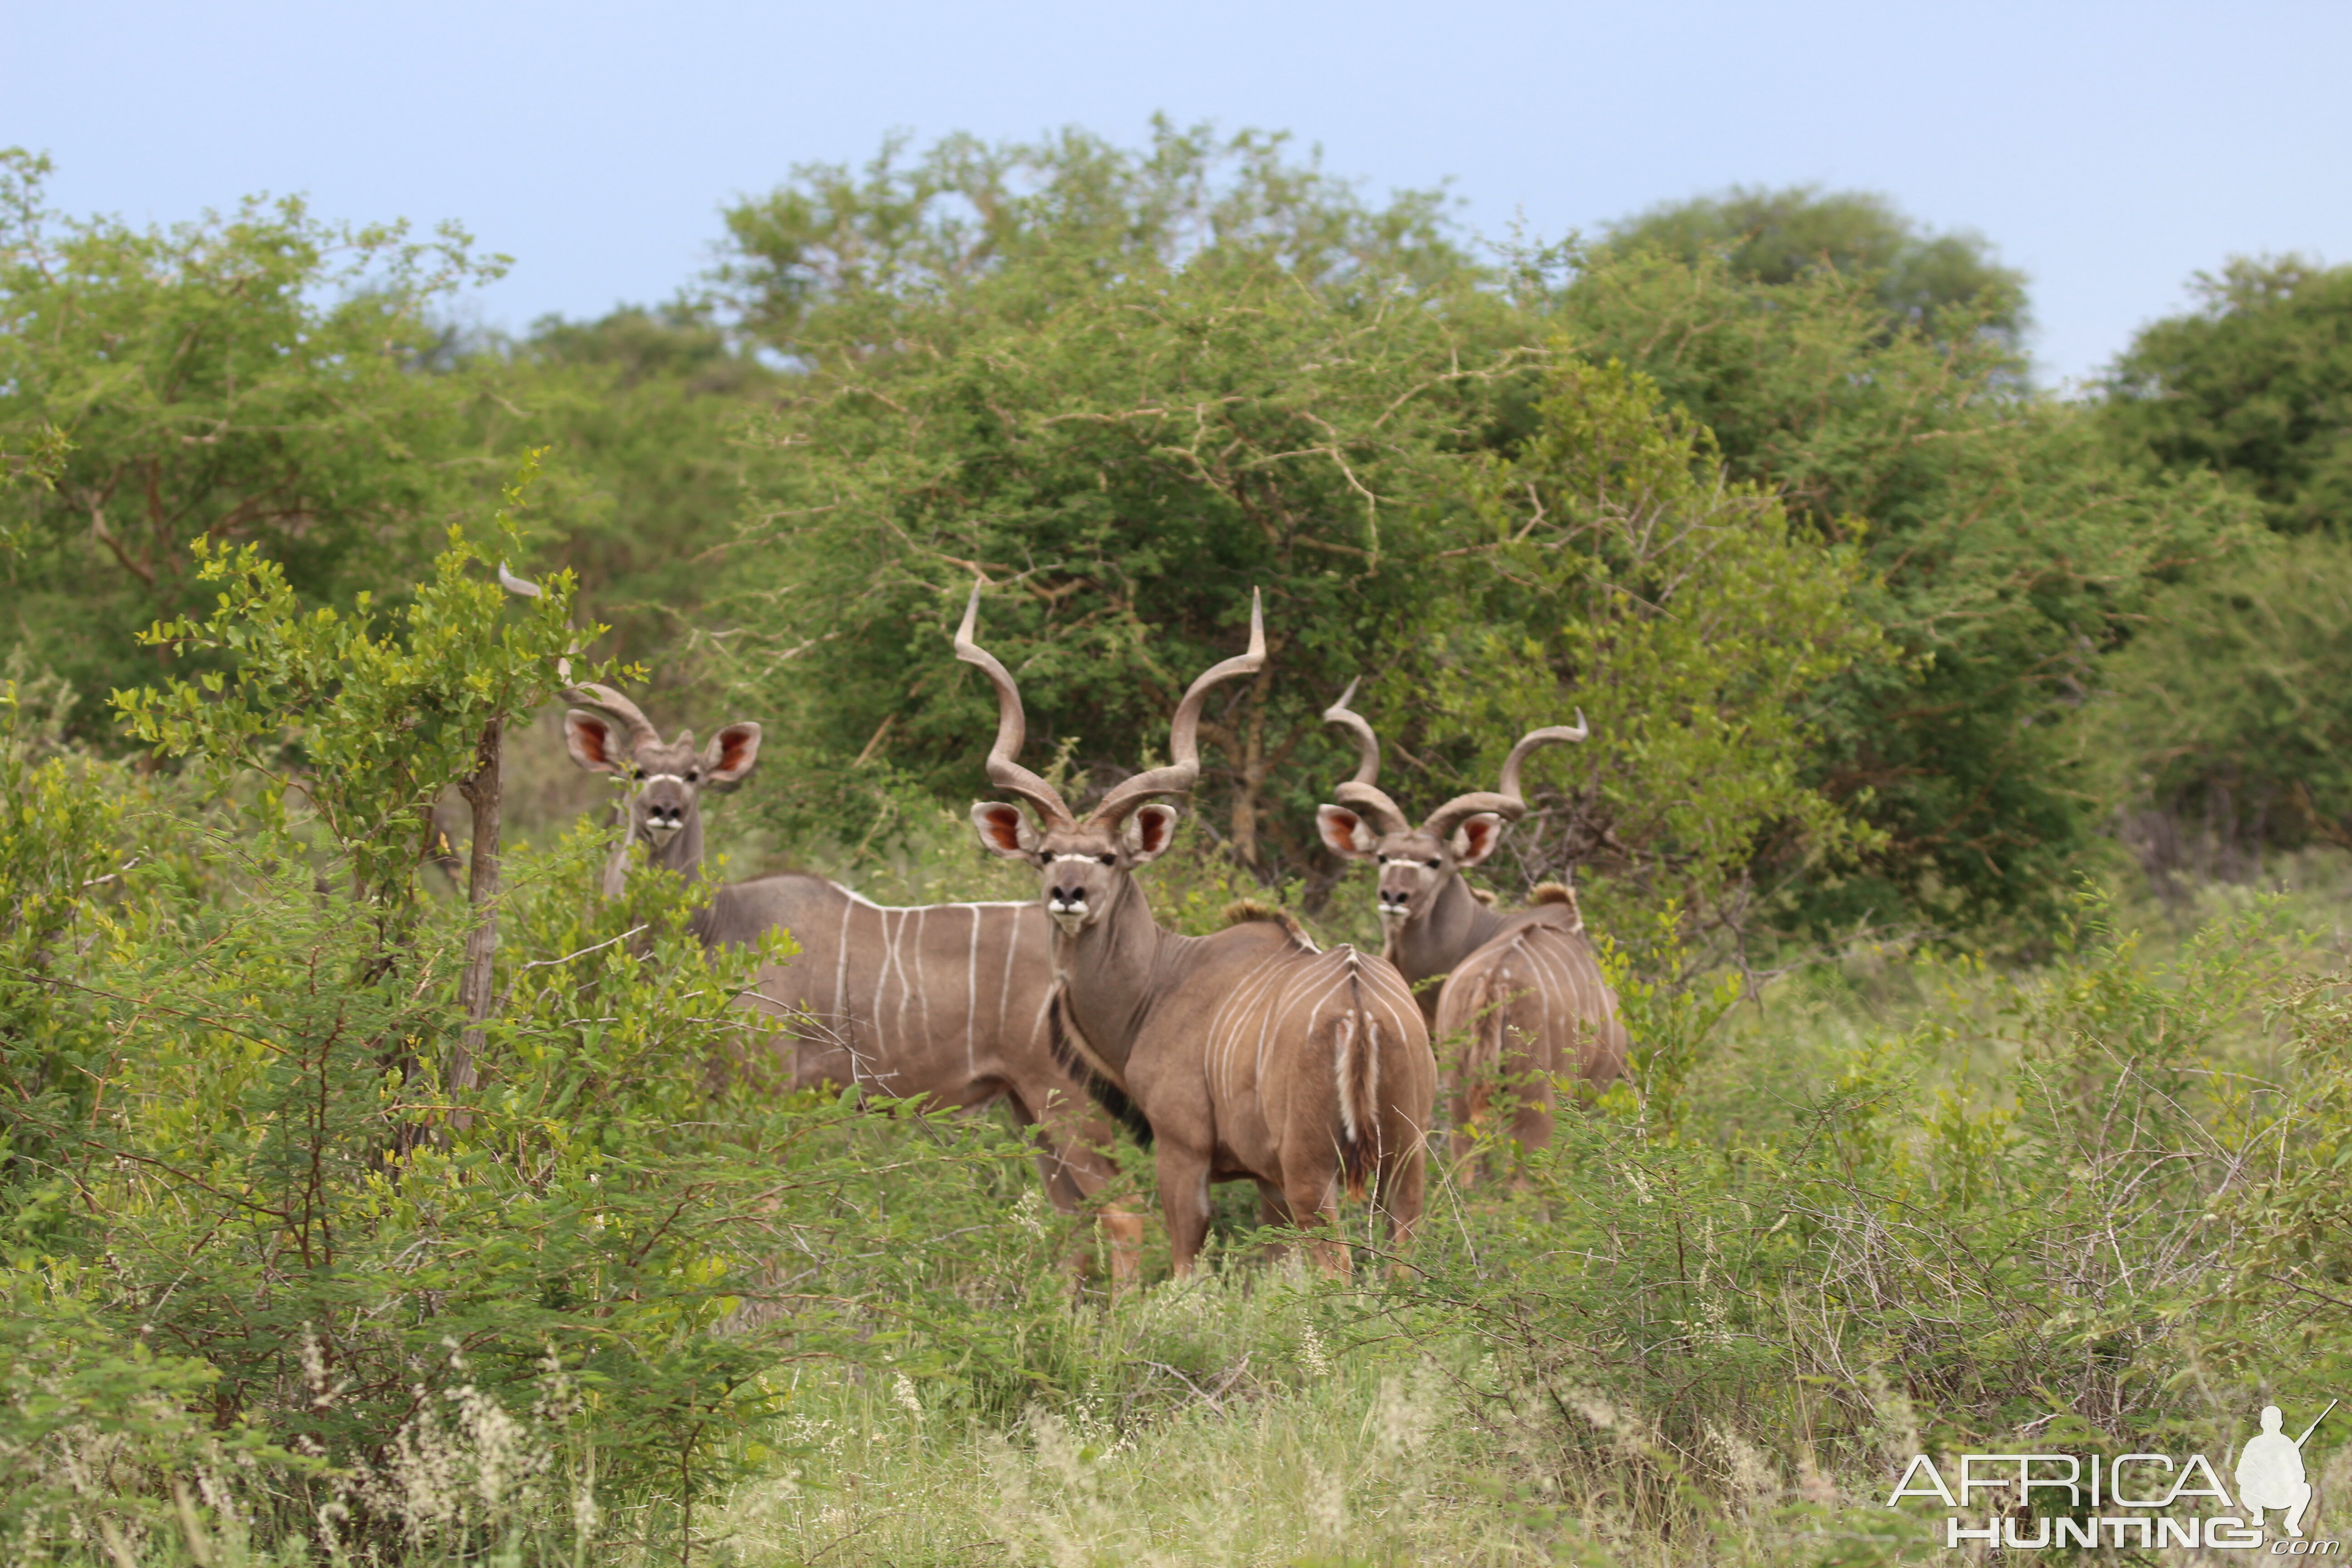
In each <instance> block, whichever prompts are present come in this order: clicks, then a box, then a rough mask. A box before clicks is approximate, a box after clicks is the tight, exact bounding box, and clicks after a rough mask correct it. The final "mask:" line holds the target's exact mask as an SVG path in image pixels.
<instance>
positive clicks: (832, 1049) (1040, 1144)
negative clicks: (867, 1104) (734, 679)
mask: <svg viewBox="0 0 2352 1568" xmlns="http://www.w3.org/2000/svg"><path fill="white" fill-rule="evenodd" d="M565 696H567V697H568V698H570V699H571V700H572V701H574V702H578V703H582V704H584V705H586V706H585V707H584V708H581V709H574V710H572V711H571V712H569V713H566V714H565V715H564V718H563V732H564V742H565V745H566V747H567V748H568V749H569V750H570V752H571V753H572V761H573V762H575V763H579V764H580V765H581V766H582V767H583V768H586V769H588V770H590V771H591V772H595V773H617V774H619V775H621V776H623V777H625V778H627V779H630V780H631V781H633V783H634V784H635V786H636V787H635V788H634V789H633V790H632V791H631V793H630V795H629V797H628V802H627V805H626V808H625V809H626V812H627V816H628V822H629V832H628V834H627V836H626V837H625V838H624V840H623V842H622V845H621V848H620V851H619V852H618V853H617V854H616V855H615V856H614V858H613V860H612V862H611V863H610V864H609V865H608V866H607V867H606V868H605V872H604V890H605V894H606V896H607V897H614V896H617V895H618V893H619V892H620V890H621V884H622V878H623V874H624V872H625V869H626V868H627V865H628V857H629V855H630V854H631V853H632V850H633V848H634V847H635V846H639V845H642V846H643V847H644V848H645V852H646V858H647V859H648V861H649V862H650V863H651V864H653V865H656V866H660V867H664V868H667V869H670V870H673V871H677V872H678V873H680V874H681V875H683V876H685V877H688V878H694V877H697V876H698V875H699V874H700V871H701V864H702V814H701V810H700V806H699V798H700V795H701V792H702V791H703V790H706V789H721V790H724V789H731V788H733V787H734V786H735V785H736V784H740V783H741V782H742V780H743V777H744V775H745V774H747V773H750V772H751V767H752V764H753V763H755V762H756V761H757V760H758V757H759V751H760V727H759V726H758V725H757V724H730V725H729V726H728V727H727V728H726V729H724V730H721V731H719V733H718V735H717V736H716V737H715V738H714V739H713V740H712V741H711V742H710V744H709V746H708V747H707V748H706V749H704V750H703V751H701V752H696V751H695V749H694V737H693V732H692V731H687V732H686V733H684V734H681V735H680V736H679V737H678V738H677V740H676V741H674V742H664V741H663V740H662V738H661V735H660V733H659V732H658V731H656V730H655V729H654V727H653V725H652V724H651V723H650V722H648V721H647V720H646V716H645V715H644V714H643V713H641V712H639V711H638V710H637V708H636V705H635V703H633V702H631V701H630V700H628V699H627V698H625V697H624V696H622V695H621V694H620V693H619V692H617V691H614V689H612V688H611V687H608V686H590V687H583V688H578V689H573V690H571V691H568V692H566V693H565ZM616 722H617V725H618V727H619V729H620V730H621V731H625V734H622V733H618V732H616V730H615V725H616ZM778 927H782V928H783V929H785V930H788V931H791V932H792V934H793V941H795V942H798V943H799V944H800V949H801V951H800V952H798V953H797V954H796V955H794V956H793V959H792V960H791V961H790V962H789V963H784V964H782V965H771V966H769V967H767V968H764V969H762V970H761V972H760V976H759V980H758V983H757V984H755V985H754V987H753V989H752V991H751V993H750V994H749V996H748V997H747V1000H748V1001H749V1002H750V1003H751V1005H753V1006H755V1007H757V1008H759V1009H760V1010H761V1012H764V1013H767V1014H769V1015H770V1016H774V1017H777V1018H780V1019H782V1021H783V1027H782V1031H781V1032H780V1034H779V1037H778V1038H779V1041H780V1048H782V1049H783V1050H786V1051H789V1053H790V1058H789V1059H790V1061H791V1063H792V1067H793V1087H794V1088H796V1089H809V1088H814V1087H817V1086H819V1085H835V1086H840V1087H849V1086H856V1087H859V1088H862V1089H872V1090H874V1091H875V1092H877V1093H878V1094H884V1095H888V1096H891V1097H894V1098H902V1099H910V1100H911V1099H919V1100H928V1101H929V1102H930V1103H932V1104H934V1105H939V1106H945V1107H952V1108H956V1109H968V1108H972V1107H978V1106H983V1105H987V1104H991V1103H992V1102H994V1101H996V1100H1005V1101H1007V1102H1008V1103H1009V1104H1010V1105H1011V1106H1012V1108H1013V1114H1014V1115H1015V1116H1016V1117H1017V1118H1018V1119H1019V1120H1020V1121H1021V1122H1022V1123H1023V1125H1024V1126H1028V1127H1031V1128H1033V1129H1034V1130H1035V1133H1036V1137H1037V1168H1038V1171H1039V1173H1040V1174H1042V1175H1043V1176H1044V1177H1045V1190H1046V1192H1047V1194H1049V1195H1050V1196H1051V1197H1052V1199H1053V1201H1054V1204H1055V1206H1056V1207H1058V1208H1060V1209H1061V1210H1062V1211H1063V1212H1064V1213H1071V1212H1075V1211H1076V1208H1077V1207H1078V1205H1080V1204H1081V1203H1082V1202H1083V1201H1084V1200H1085V1199H1086V1198H1087V1197H1088V1196H1091V1195H1092V1194H1094V1193H1095V1192H1097V1190H1099V1189H1100V1188H1101V1187H1102V1186H1103V1185H1104V1184H1106V1183H1107V1182H1108V1181H1109V1180H1110V1179H1111V1177H1112V1176H1114V1175H1115V1174H1117V1172H1118V1167H1117V1165H1116V1164H1115V1163H1114V1162H1113V1161H1112V1159H1111V1157H1110V1155H1109V1153H1108V1149H1109V1146H1110V1142H1111V1140H1112V1138H1113V1136H1114V1132H1113V1130H1112V1127H1111V1124H1110V1122H1109V1121H1108V1118H1106V1117H1105V1116H1104V1115H1102V1113H1101V1112H1100V1111H1098V1110H1097V1109H1096V1108H1095V1106H1094V1105H1093V1103H1092V1102H1091V1101H1090V1100H1088V1098H1087V1092H1086V1089H1085V1088H1084V1086H1083V1085H1082V1084H1081V1083H1080V1082H1079V1081H1078V1079H1076V1078H1074V1077H1073V1076H1072V1075H1071V1074H1070V1073H1069V1072H1068V1071H1067V1070H1066V1069H1065V1068H1063V1067H1062V1066H1061V1065H1060V1063H1059V1062H1058V1061H1056V1060H1055V1054H1054V1049H1053V1045H1052V1041H1051V1038H1050V1032H1049V1030H1048V1027H1047V1023H1046V1003H1047V999H1048V994H1049V993H1050V991H1051V988H1052V964H1053V959H1052V952H1051V950H1050V947H1049V945H1048V941H1047V935H1048V923H1047V921H1046V919H1045V911H1044V910H1040V909H1039V908H1038V907H1037V906H1036V905H1035V904H1034V903H984V904H930V905H923V906H919V907H916V908H910V909H894V908H888V907H886V906H884V905H880V904H877V903H873V902H871V901H869V900H866V899H863V898H860V897H859V896H858V895H856V893H853V892H851V891H850V890H849V889H846V888H844V887H841V886H839V885H837V884H835V883H833V882H829V881H827V880H825V879H824V878H822V877H812V876H807V875H803V874H800V873H786V874H784V875H781V876H773V877H761V878H759V879H755V880H752V881H749V882H730V883H723V884H720V885H719V886H718V887H715V888H713V889H711V890H710V894H709V902H708V903H706V904H705V905H704V906H703V907H702V909H701V910H700V911H699V912H698V914H697V915H696V917H695V923H694V931H695V934H696V935H698V936H699V937H700V938H701V939H702V941H703V942H705V943H707V944H709V945H711V946H716V947H731V946H749V945H750V944H751V943H753V942H758V941H759V940H760V939H761V937H762V936H764V935H765V934H766V933H767V932H769V931H772V930H775V929H776V928H778ZM782 1042H789V1044H782ZM1101 1220H1102V1227H1103V1231H1104V1234H1105V1235H1106V1237H1108V1238H1109V1240H1110V1243H1111V1270H1112V1273H1113V1275H1114V1277H1116V1278H1119V1279H1125V1278H1126V1277H1128V1276H1129V1275H1130V1274H1131V1273H1132V1272H1133V1270H1134V1266H1135V1257H1136V1247H1137V1244H1138V1243H1139V1239H1140V1237H1141V1235H1142V1227H1143V1221H1142V1217H1141V1216H1140V1215H1131V1214H1124V1213H1119V1212H1118V1211H1110V1212H1108V1213H1106V1214H1104V1215H1102V1216H1101Z"/></svg>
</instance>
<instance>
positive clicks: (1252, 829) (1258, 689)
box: [1233, 670, 1274, 871]
mask: <svg viewBox="0 0 2352 1568" xmlns="http://www.w3.org/2000/svg"><path fill="white" fill-rule="evenodd" d="M1273 681H1274V674H1273V672H1272V671H1271V670H1260V671H1259V672H1258V676H1257V679H1255V680H1253V681H1251V682H1250V685H1249V695H1248V696H1247V697H1246V698H1245V699H1244V700H1245V701H1246V702H1247V703H1248V704H1249V716H1248V718H1247V719H1246V720H1245V721H1244V722H1243V724H1242V737H1243V738H1242V755H1241V759H1240V760H1241V767H1240V768H1239V769H1238V770H1237V771H1238V773H1240V775H1241V787H1240V788H1239V789H1237V790H1235V791H1234V819H1233V826H1234V858H1235V859H1237V860H1239V861H1240V862H1241V863H1242V864H1243V865H1244V866H1246V867H1248V868H1250V869H1251V870H1253V871H1255V870H1256V869H1257V868H1258V843H1257V808H1258V794H1259V792H1260V791H1261V790H1262V789H1263V788H1264V787H1265V694H1266V689H1267V688H1268V687H1269V686H1271V685H1272V684H1273Z"/></svg>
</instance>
